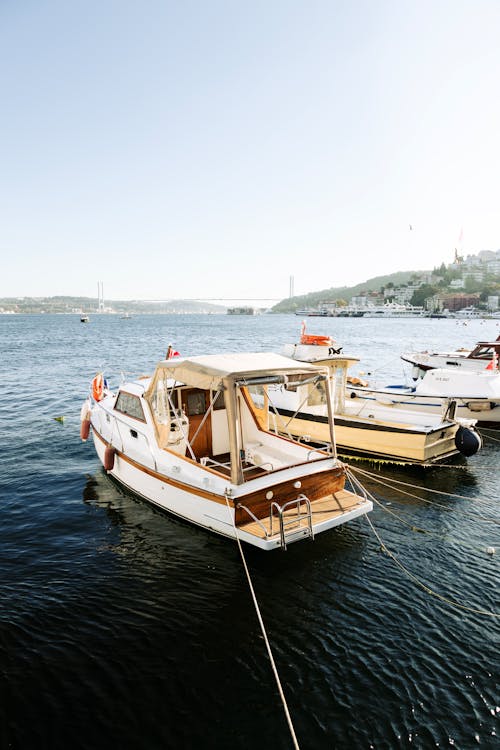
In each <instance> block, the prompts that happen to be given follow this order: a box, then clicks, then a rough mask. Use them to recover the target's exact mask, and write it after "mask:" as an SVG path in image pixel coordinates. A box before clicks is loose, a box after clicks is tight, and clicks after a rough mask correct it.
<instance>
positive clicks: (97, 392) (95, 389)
mask: <svg viewBox="0 0 500 750" xmlns="http://www.w3.org/2000/svg"><path fill="white" fill-rule="evenodd" d="M103 394H104V378H103V376H102V372H98V373H97V375H96V376H95V378H94V379H93V381H92V397H93V399H94V401H100V400H101V399H102V397H103Z"/></svg>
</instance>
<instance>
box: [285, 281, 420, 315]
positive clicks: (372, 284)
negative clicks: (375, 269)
mask: <svg viewBox="0 0 500 750" xmlns="http://www.w3.org/2000/svg"><path fill="white" fill-rule="evenodd" d="M426 273H429V271H397V272H396V273H391V274H389V275H388V276H375V277H374V278H373V279H368V281H364V282H362V283H361V284H356V286H350V287H348V286H339V287H331V288H330V289H322V290H321V291H319V292H310V293H309V294H303V295H301V296H299V297H287V298H286V299H284V300H281V302H278V304H277V305H274V307H273V308H272V311H273V312H280V313H282V312H295V311H296V310H301V309H302V308H309V307H317V306H318V305H319V304H321V303H322V302H333V301H335V300H337V299H343V300H345V301H346V302H350V300H351V298H352V297H356V296H357V295H358V294H361V293H362V292H372V291H379V290H380V287H382V286H386V285H387V284H389V283H391V282H392V283H393V284H394V286H397V285H398V284H407V283H408V282H409V281H410V279H411V278H412V276H413V275H414V274H426Z"/></svg>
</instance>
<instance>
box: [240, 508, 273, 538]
mask: <svg viewBox="0 0 500 750" xmlns="http://www.w3.org/2000/svg"><path fill="white" fill-rule="evenodd" d="M237 507H238V508H239V509H240V510H244V511H245V512H246V513H248V515H249V516H250V518H251V519H252V520H253V521H255V523H257V524H258V525H259V526H260V528H261V529H262V531H263V532H264V536H265V538H266V539H268V537H269V536H270V534H269V533H268V531H267V529H266V527H265V526H264V524H263V523H262V521H261V520H260V519H259V518H257V516H256V515H255V513H252V511H251V510H250V508H247V506H246V505H241V503H238V506H237ZM271 532H272V529H271Z"/></svg>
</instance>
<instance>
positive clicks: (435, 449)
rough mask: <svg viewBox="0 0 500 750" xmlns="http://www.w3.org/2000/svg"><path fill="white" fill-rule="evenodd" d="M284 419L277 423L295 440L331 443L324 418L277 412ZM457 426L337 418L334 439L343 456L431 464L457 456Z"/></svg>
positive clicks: (281, 429)
mask: <svg viewBox="0 0 500 750" xmlns="http://www.w3.org/2000/svg"><path fill="white" fill-rule="evenodd" d="M277 411H278V412H279V414H280V416H281V417H282V420H280V421H279V422H277V423H276V426H277V428H278V429H279V430H280V431H282V432H283V431H285V430H284V428H285V425H286V431H288V432H290V434H292V435H293V436H295V437H298V438H302V439H304V437H307V438H308V440H310V441H311V442H313V443H319V444H321V443H327V442H328V441H329V431H328V423H327V420H326V418H325V417H323V416H321V415H313V414H307V413H299V414H297V415H296V416H295V417H294V416H293V415H294V412H292V411H288V410H286V409H278V410H277ZM457 429H458V427H457V425H455V424H452V423H446V424H443V423H441V424H440V425H439V426H438V427H436V428H431V427H429V428H427V429H424V428H422V429H417V428H416V427H413V428H412V427H411V426H410V425H404V424H397V423H392V424H391V423H389V422H385V423H376V422H375V421H372V422H370V421H369V420H362V419H357V418H356V417H347V416H343V415H342V416H338V415H337V416H336V417H335V437H336V446H337V451H338V453H339V454H340V455H342V456H344V457H347V456H349V457H352V456H353V457H365V458H371V459H376V460H384V461H396V462H398V463H408V464H429V463H436V462H438V461H444V460H446V459H448V458H450V457H451V456H456V455H458V453H459V451H458V450H457V448H456V445H455V434H456V432H457Z"/></svg>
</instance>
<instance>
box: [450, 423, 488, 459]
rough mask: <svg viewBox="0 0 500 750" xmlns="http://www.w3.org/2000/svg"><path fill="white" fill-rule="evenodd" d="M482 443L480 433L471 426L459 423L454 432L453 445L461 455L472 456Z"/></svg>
mask: <svg viewBox="0 0 500 750" xmlns="http://www.w3.org/2000/svg"><path fill="white" fill-rule="evenodd" d="M482 445H483V441H482V439H481V435H479V433H477V432H476V430H475V429H474V428H473V427H464V426H463V425H460V427H459V428H458V430H457V431H456V433H455V446H456V448H457V450H458V451H460V453H461V454H462V456H466V457H467V458H468V457H469V456H474V454H476V453H477V452H478V450H479V449H480V448H481V447H482Z"/></svg>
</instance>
